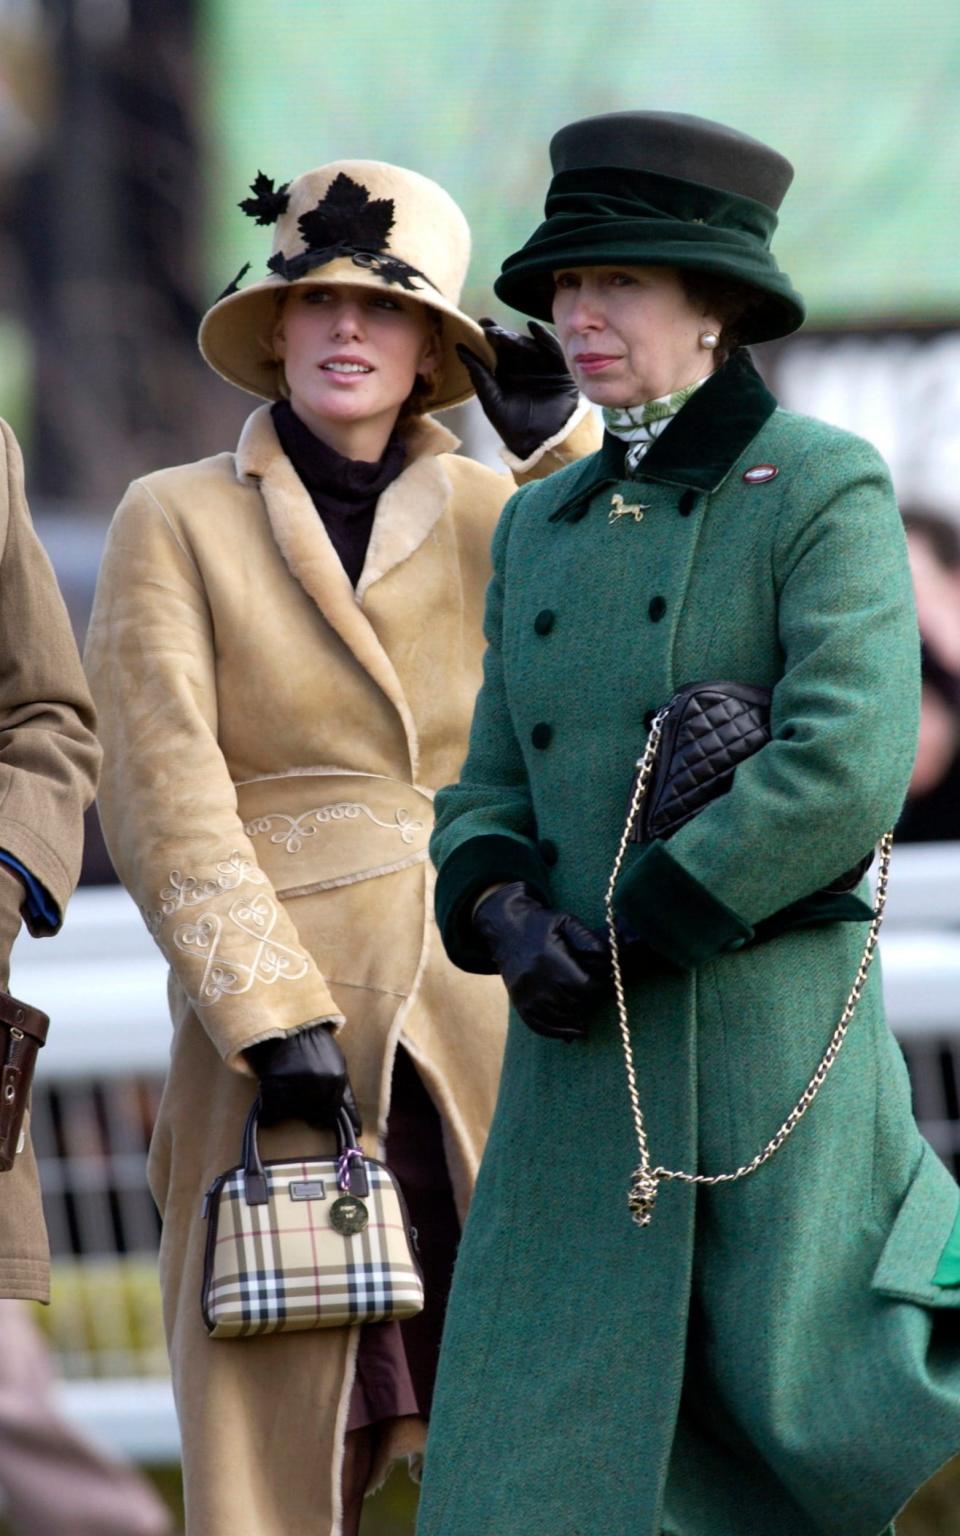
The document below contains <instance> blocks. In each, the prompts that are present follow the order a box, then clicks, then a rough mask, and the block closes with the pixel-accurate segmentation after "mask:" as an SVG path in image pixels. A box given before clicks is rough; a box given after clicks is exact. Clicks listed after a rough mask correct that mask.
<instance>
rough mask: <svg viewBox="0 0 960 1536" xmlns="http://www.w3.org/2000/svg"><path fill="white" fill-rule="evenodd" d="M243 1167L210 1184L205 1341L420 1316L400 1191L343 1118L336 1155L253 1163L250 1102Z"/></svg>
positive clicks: (411, 1236) (256, 1155) (416, 1268)
mask: <svg viewBox="0 0 960 1536" xmlns="http://www.w3.org/2000/svg"><path fill="white" fill-rule="evenodd" d="M241 1159H242V1160H241V1162H240V1164H239V1165H238V1166H237V1167H236V1168H228V1169H227V1171H226V1172H225V1173H221V1174H219V1175H218V1176H217V1178H215V1179H214V1181H213V1183H212V1184H211V1185H210V1188H209V1189H208V1190H207V1193H206V1195H205V1196H204V1200H203V1212H202V1216H203V1219H204V1220H206V1222H207V1242H206V1259H205V1263H204V1273H203V1290H202V1296H201V1308H202V1311H203V1320H204V1323H205V1324H206V1327H207V1332H208V1333H209V1334H210V1335H211V1337H212V1338H215V1339H237V1338H246V1337H249V1336H250V1335H253V1334H262V1333H295V1332H299V1331H301V1330H302V1329H305V1328H338V1327H341V1326H343V1325H344V1324H355V1323H381V1322H387V1321H389V1320H391V1319H393V1318H404V1317H413V1316H414V1315H415V1314H416V1313H417V1312H420V1311H422V1309H423V1274H422V1271H421V1269H420V1264H419V1261H418V1259H417V1256H416V1233H415V1231H414V1229H413V1228H412V1227H411V1226H410V1220H409V1216H408V1214H407V1208H406V1205H405V1202H404V1199H403V1195H402V1194H401V1192H400V1187H399V1185H398V1184H397V1182H396V1180H395V1179H394V1177H393V1175H392V1173H391V1172H390V1170H389V1169H388V1168H386V1167H385V1166H384V1164H383V1163H379V1162H377V1161H376V1160H375V1159H374V1158H371V1157H366V1156H365V1155H364V1154H363V1152H361V1150H360V1148H359V1147H358V1146H357V1142H356V1137H355V1136H354V1133H353V1126H352V1125H351V1123H350V1119H349V1116H348V1115H347V1114H346V1113H345V1111H341V1113H340V1116H339V1118H338V1121H337V1152H336V1155H334V1156H328V1157H309V1158H296V1159H289V1158H287V1159H276V1160H274V1161H268V1162H262V1161H261V1158H260V1151H259V1147H258V1145H257V1105H256V1102H255V1103H254V1104H253V1107H252V1108H251V1110H250V1113H249V1115H248V1116H247V1121H246V1124H245V1126H244V1130H243V1147H242V1152H241Z"/></svg>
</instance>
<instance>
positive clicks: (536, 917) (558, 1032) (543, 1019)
mask: <svg viewBox="0 0 960 1536" xmlns="http://www.w3.org/2000/svg"><path fill="white" fill-rule="evenodd" d="M473 924H474V927H475V928H476V930H477V932H478V933H479V934H480V936H481V938H482V939H483V940H484V942H485V943H486V945H487V948H488V949H489V951H490V954H491V956H492V958H493V961H494V963H495V965H496V967H497V970H498V971H499V972H500V975H501V976H502V977H503V981H504V985H505V986H506V988H507V991H508V992H509V994H510V1000H511V1002H512V1003H513V1006H514V1007H515V1008H516V1010H517V1012H518V1013H519V1015H520V1017H521V1018H522V1019H523V1021H524V1023H525V1024H527V1025H529V1027H530V1028H531V1029H532V1030H533V1031H534V1033H535V1034H538V1035H545V1036H546V1037H547V1038H548V1039H551V1040H566V1041H570V1040H582V1039H583V1037H584V1036H585V1035H586V1033H587V1026H586V1024H585V1022H584V1015H585V1014H587V1013H588V1012H589V1010H590V1008H591V1007H592V1006H593V1004H594V1003H595V1002H596V1001H597V999H598V998H599V997H600V996H601V995H602V994H603V993H605V992H607V991H609V989H610V952H609V949H608V947H607V944H606V942H605V940H604V939H602V938H600V937H599V936H598V935H597V934H595V933H593V932H591V930H590V929H589V928H588V927H587V926H586V925H585V924H584V923H581V921H580V919H579V918H578V917H574V916H573V915H572V913H570V912H557V911H555V910H554V909H553V908H552V907H548V906H546V905H545V903H544V902H543V901H542V900H541V899H540V897H539V896H538V895H537V893H536V891H534V889H533V888H532V886H529V885H527V884H525V882H524V881H522V880H515V881H512V882H511V883H510V884H508V885H500V886H497V887H496V888H495V889H494V890H493V891H491V892H490V894H489V895H488V896H485V897H484V898H483V899H482V901H480V902H479V904H478V906H477V908H476V911H475V912H474V914H473Z"/></svg>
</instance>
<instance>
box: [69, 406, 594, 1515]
mask: <svg viewBox="0 0 960 1536" xmlns="http://www.w3.org/2000/svg"><path fill="white" fill-rule="evenodd" d="M596 436H597V434H596V431H595V428H594V425H593V423H592V421H587V422H585V423H584V424H583V425H576V424H575V425H574V427H573V430H572V431H571V432H570V434H569V436H568V437H567V439H566V441H565V442H563V443H562V444H560V445H558V446H556V447H551V448H550V449H549V451H548V452H547V453H546V454H544V455H543V457H542V458H541V460H540V462H539V463H538V464H537V466H536V471H535V473H541V474H542V473H544V472H546V471H548V470H550V469H553V468H556V467H559V466H560V465H561V464H563V463H565V462H569V460H570V459H571V458H572V457H576V456H578V453H579V452H582V451H589V450H590V448H591V447H592V446H593V443H594V441H595V439H596ZM407 446H408V463H407V466H406V468H405V469H404V470H403V472H402V474H401V475H400V476H399V477H398V479H397V480H396V481H395V482H394V483H393V484H392V485H391V486H390V487H389V488H388V489H387V490H386V491H385V492H384V493H383V495H382V496H381V498H380V500H379V502H378V505H377V510H376V516H375V520H374V526H373V532H372V536H371V540H370V546H369V550H368V553H367V558H366V563H365V566H364V570H363V573H362V576H361V579H360V581H359V583H358V586H357V590H356V593H354V590H353V588H352V587H351V586H350V583H349V581H348V578H347V576H346V574H345V572H344V570H343V567H342V565H341V564H340V561H339V559H338V557H337V555H336V553H335V551H334V549H333V547H332V545H331V543H330V541H329V538H328V536H327V534H326V531H325V529H324V527H323V524H322V522H321V521H320V518H319V517H318V515H317V513H316V511H315V509H314V506H313V504H312V502H311V500H310V498H309V495H308V494H307V492H306V490H305V489H304V487H303V485H302V484H301V482H300V480H299V478H298V477H297V475H296V473H295V471H294V469H293V467H292V465H291V464H290V462H289V460H288V459H287V458H286V457H285V455H284V454H283V452H282V450H281V448H280V445H279V442H278V440H277V437H276V433H275V431H274V428H273V423H272V420H271V417H270V412H269V408H268V407H261V408H260V409H259V410H257V411H255V412H254V414H253V415H252V416H251V417H250V419H249V421H248V422H247V425H246V427H245V429H244V432H243V434H242V437H241V440H240V444H239V448H238V451H237V453H236V454H235V455H234V454H229V453H225V454H220V455H218V456H217V457H214V458H211V459H207V460H204V461H202V462H200V463H196V464H191V465H186V466H183V467H180V468H176V469H171V470H166V471H163V472H160V473H158V474H154V475H149V476H147V477H146V478H145V479H143V480H141V481H138V482H136V483H134V485H132V486H131V488H130V490H129V491H128V493H127V495H126V496H125V498H124V500H123V502H122V504H121V506H120V509H119V511H118V512H117V515H116V518H115V520H114V523H113V526H112V528H111V532H110V537H109V540H108V545H107V550H106V554H105V558H104V564H103V569H102V571H101V576H100V581H99V585H98V590H97V597H96V603H95V607H94V614H93V618H92V621H91V627H90V633H89V638H88V648H87V662H88V670H89V677H90V681H91V684H92V687H93V691H94V696H95V698H96V700H97V703H98V705H99V709H100V718H101V724H102V740H103V745H104V749H105V772H104V777H103V784H102V792H101V802H100V805H101V815H102V820H103V825H104V830H105V833H106V837H107V841H108V844H109V847H110V852H111V855H112V857H113V859H114V861H115V863H116V866H117V869H118V871H119V874H120V877H121V879H122V880H123V881H124V883H125V884H126V885H127V886H128V888H129V889H130V891H131V892H132V893H133V894H134V896H135V898H136V900H137V902H138V903H139V904H140V906H141V909H142V911H143V913H144V917H145V920H146V922H147V924H148V926H149V927H150V929H151V932H152V933H153V934H154V936H155V938H156V940H157V942H158V944H159V945H160V947H161V948H162V950H163V952H164V954H165V955H166V957H167V958H168V960H169V962H170V967H171V971H170V1002H171V1012H172V1015H173V1022H174V1037H173V1046H172V1062H171V1068H170V1075H169V1080H168V1084H167V1087H166V1091H165V1093H164V1097H163V1102H162V1105H161V1110H160V1117H159V1123H158V1126H157V1129H156V1133H155V1137H154V1142H153V1146H152V1150H151V1159H150V1179H151V1186H152V1189H153V1191H154V1194H155V1196H156V1199H157V1201H158V1204H159V1206H160V1208H161V1211H162V1212H163V1217H164V1235H163V1243H162V1248H161V1282H162V1287H163V1293H164V1307H165V1320H166V1326H167V1330H168V1337H169V1344H170V1353H171V1361H172V1368H173V1375H174V1384H175V1390H176V1395H177V1403H178V1411H179V1417H180V1423H181V1429H182V1435H183V1457H184V1472H185V1479H186V1487H187V1501H188V1505H187V1507H188V1527H189V1531H190V1533H191V1536H226V1533H227V1532H229V1533H230V1536H293V1533H298V1536H299V1533H303V1536H308V1533H309V1536H313V1533H316V1536H321V1533H322V1536H327V1533H331V1536H336V1533H338V1532H339V1530H340V1528H341V1512H340V1465H341V1458H342V1446H343V1434H344V1424H345V1420H346V1412H347V1407H348V1404H349V1397H350V1388H351V1384H352V1379H353V1367H354V1358H355V1350H356V1342H357V1330H355V1329H352V1330H351V1329H337V1330H325V1331H323V1332H316V1333H304V1334H296V1335H289V1336H286V1337H283V1336H277V1337H272V1338H270V1337H268V1338H261V1339H249V1340H244V1341H242V1342H224V1341H212V1340H210V1339H208V1337H207V1335H206V1333H205V1331H204V1328H203V1324H202V1321H201V1316H200V1304H199V1295H200V1284H201V1276H202V1267H203V1243H204V1223H203V1221H202V1220H201V1216H200V1203H201V1197H202V1193H203V1191H204V1189H205V1188H206V1187H207V1185H208V1184H209V1183H210V1181H211V1180H212V1179H213V1178H214V1176H215V1175H216V1174H218V1173H219V1172H220V1171H221V1170H222V1169H224V1168H226V1167H228V1166H230V1165H231V1164H233V1163H235V1162H237V1161H238V1158H239V1143H240V1132H241V1128H242V1123H243V1118H244V1115H245V1113H246V1110H247V1107H248V1106H249V1103H250V1101H251V1098H252V1096H253V1092H254V1082H253V1078H252V1077H251V1076H250V1074H249V1070H248V1068H247V1067H246V1064H245V1061H244V1059H243V1057H242V1055H241V1053H242V1052H243V1050H244V1049H245V1048H246V1047H247V1046H250V1045H252V1044H253V1043H254V1042H255V1041H257V1040H262V1039H265V1038H268V1037H271V1036H277V1035H280V1034H282V1033H283V1032H285V1031H287V1030H295V1029H297V1028H298V1027H302V1026H304V1025H305V1024H307V1023H309V1022H310V1021H313V1020H315V1019H319V1018H323V1017H326V1016H331V1015H332V1016H336V1017H337V1018H339V1019H340V1020H342V1021H343V1022H342V1024H341V1028H340V1042H341V1045H342V1046H343V1049H344V1051H345V1053H346V1056H347V1060H348V1065H349V1070H350V1077H351V1080H352V1083H353V1086H354V1090H355V1092H356V1096H357V1101H358V1105H359V1108H360V1112H361V1115H362V1118H363V1122H364V1127H365V1134H364V1138H363V1139H364V1143H365V1145H366V1147H367V1149H368V1150H369V1151H371V1152H373V1153H376V1152H377V1150H378V1140H381V1141H382V1137H383V1134H384V1129H385V1126H386V1119H387V1113H388V1109H389V1099H390V1082H391V1072H392V1065H393V1060H394V1055H395V1051H396V1048H397V1044H398V1042H399V1041H400V1040H402V1041H403V1045H404V1047H405V1049H406V1050H407V1051H408V1052H409V1053H410V1055H411V1057H412V1058H413V1060H414V1061H415V1062H416V1064H417V1067H418V1070H419V1072H420V1074H421V1076H422V1079H423V1081H424V1083H425V1085H426V1087H427V1089H428V1091H429V1092H430V1095H431V1097H432V1098H433V1100H434V1102H435V1104H436V1105H437V1108H438V1110H439V1112H440V1115H441V1119H442V1123H443V1130H444V1138H445V1145H446V1151H447V1159H448V1164H449V1168H450V1173H451V1177H452V1180H453V1186H454V1192H455V1196H456V1199H457V1203H458V1207H459V1209H460V1212H461V1216H462V1214H463V1213H464V1211H465V1209H466V1206H467V1203H468V1200H469V1196H470V1192H471V1189H472V1185H473V1180H474V1176H475V1173H476V1169H477V1165H478V1163H479V1159H480V1155H481V1152H482V1149H483V1144H484V1140H485V1136H486V1131H487V1126H488V1124H489V1120H490V1117H491V1113H492V1110H493V1103H494V1096H495V1093H496V1087H497V1079H498V1073H499V1068H500V1058H501V1051H502V1043H503V1036H504V1029H505V1023H506V1009H505V1005H504V997H503V992H502V988H501V986H500V983H499V980H498V979H496V978H490V977H474V976H466V975H464V974H463V973H461V972H459V971H456V970H455V969H454V968H453V966H452V965H451V964H450V962H449V961H448V960H447V958H446V956H445V955H444V952H443V948H442V946H441V944H440V942H439V939H438V936H437V934H436V930H435V927H434V922H433V916H432V907H433V902H432V891H431V884H432V881H431V877H430V872H429V865H428V863H427V841H428V838H429V834H430V829H431V826H432V800H433V795H434V791H435V789H436V788H437V787H438V786H439V785H441V784H444V783H446V782H448V781H449V780H450V779H452V778H454V777H455V776H456V774H457V772H458V770H459V767H460V763H461V761H462V759H463V756H464V753H465V748H466V739H467V730H468V727H469V722H470V718H471V714H472V709H473V701H474V696H475V694H476V691H477V687H478V685H479V682H480V668H481V658H482V651H483V639H482V632H481V620H482V608H483V595H484V589H485V586H486V582H487V578H488V575H489V568H490V567H489V555H488V548H489V543H490V539H491V535H492V533H493V528H494V525H495V523H496V520H497V517H498V515H499V512H500V508H501V506H502V504H503V502H504V500H505V499H506V496H507V495H508V493H509V492H510V491H511V490H512V489H513V482H512V481H511V480H510V479H509V477H506V476H502V475H497V474H494V473H493V472H492V471H490V470H488V469H485V468H483V467H481V466H480V465H478V464H476V463H474V462H472V461H471V460H468V459H464V458H461V457H457V456H455V455H454V454H453V453H452V451H451V450H452V449H453V448H454V447H455V446H456V441H455V439H453V438H452V437H451V435H450V434H449V433H448V432H447V431H446V430H445V429H444V428H442V427H440V426H439V425H438V424H437V423H435V422H433V421H431V420H430V419H429V418H423V419H419V420H417V421H416V422H414V423H413V424H412V425H411V427H410V429H409V436H408V444H407ZM231 1069H232V1070H231ZM262 1143H263V1146H262V1150H263V1153H264V1155H265V1156H269V1157H279V1156H284V1155H287V1154H288V1153H294V1152H296V1153H299V1154H309V1153H311V1152H313V1151H314V1150H319V1149H321V1148H323V1147H326V1146H328V1145H329V1140H328V1139H327V1138H326V1137H325V1136H324V1134H323V1133H320V1132H315V1131H311V1130H309V1129H308V1128H307V1127H305V1126H298V1125H296V1124H293V1123H288V1124H286V1125H284V1126H281V1127H278V1128H277V1129H275V1130H273V1131H269V1132H266V1133H264V1135H263V1137H262ZM422 1440H423V1426H422V1425H421V1424H420V1422H419V1421H418V1420H413V1421H411V1420H401V1421H397V1423H396V1424H395V1425H394V1426H393V1433H392V1435H388V1436H386V1437H385V1442H384V1444H383V1447H382V1455H381V1458H380V1462H381V1464H380V1467H379V1468H378V1473H379V1472H381V1471H382V1470H383V1466H384V1465H385V1464H387V1463H388V1461H389V1460H390V1459H391V1458H392V1457H394V1456H396V1455H399V1454H401V1453H406V1452H410V1451H415V1450H418V1449H419V1448H420V1446H421V1445H422Z"/></svg>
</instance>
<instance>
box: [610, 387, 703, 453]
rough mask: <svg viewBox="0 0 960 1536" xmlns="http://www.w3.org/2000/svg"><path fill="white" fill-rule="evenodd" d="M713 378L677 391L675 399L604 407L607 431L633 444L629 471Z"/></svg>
mask: <svg viewBox="0 0 960 1536" xmlns="http://www.w3.org/2000/svg"><path fill="white" fill-rule="evenodd" d="M709 377H710V375H709V374H707V375H706V376H705V377H704V378H702V379H697V381H696V383H695V384H685V385H684V387H683V389H677V390H674V392H673V394H672V395H660V396H659V398H658V399H656V400H647V401H645V402H644V403H643V404H642V405H627V406H606V405H605V406H604V408H603V424H604V426H605V427H606V429H607V431H608V432H609V433H610V434H611V435H612V436H613V437H619V438H621V439H622V440H623V441H624V442H626V443H629V444H630V447H629V448H628V449H627V455H626V466H627V469H628V470H631V471H633V470H635V469H636V468H637V465H638V464H639V463H640V460H641V459H642V458H643V456H644V454H645V453H647V451H648V450H649V449H650V448H651V447H652V445H653V444H654V443H655V442H656V440H657V438H658V437H659V436H660V434H661V432H663V431H664V430H665V429H666V428H667V427H668V426H669V425H670V423H671V421H672V420H673V418H674V416H676V414H677V412H678V411H679V410H680V409H681V407H682V406H684V405H686V403H687V401H688V400H689V399H690V396H691V395H692V394H694V393H695V392H696V390H698V389H699V388H700V385H701V384H705V383H706V382H707V379H708V378H709Z"/></svg>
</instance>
